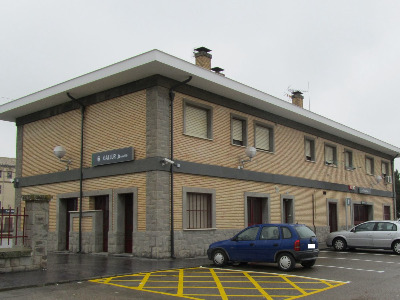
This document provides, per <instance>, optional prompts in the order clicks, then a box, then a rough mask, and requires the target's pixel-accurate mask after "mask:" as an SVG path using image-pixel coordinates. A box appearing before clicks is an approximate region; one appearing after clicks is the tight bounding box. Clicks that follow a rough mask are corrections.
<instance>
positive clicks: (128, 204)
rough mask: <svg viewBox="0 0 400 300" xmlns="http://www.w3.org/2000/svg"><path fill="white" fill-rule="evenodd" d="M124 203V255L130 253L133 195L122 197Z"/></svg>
mask: <svg viewBox="0 0 400 300" xmlns="http://www.w3.org/2000/svg"><path fill="white" fill-rule="evenodd" d="M124 198H125V199H124V202H125V225H124V226H125V253H132V243H133V239H132V233H133V194H126V195H124Z"/></svg>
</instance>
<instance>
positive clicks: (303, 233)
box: [294, 226, 315, 239]
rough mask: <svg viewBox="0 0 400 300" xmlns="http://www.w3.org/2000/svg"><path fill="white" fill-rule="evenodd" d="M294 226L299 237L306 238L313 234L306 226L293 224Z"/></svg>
mask: <svg viewBox="0 0 400 300" xmlns="http://www.w3.org/2000/svg"><path fill="white" fill-rule="evenodd" d="M294 228H295V229H296V231H297V234H298V235H299V237H300V238H301V239H307V238H310V237H313V236H315V233H314V231H312V230H311V229H310V228H308V227H307V226H295V227H294Z"/></svg>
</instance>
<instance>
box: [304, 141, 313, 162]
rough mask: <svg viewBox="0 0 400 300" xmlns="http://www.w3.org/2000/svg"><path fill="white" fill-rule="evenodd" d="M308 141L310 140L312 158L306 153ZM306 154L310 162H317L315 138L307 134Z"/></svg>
mask: <svg viewBox="0 0 400 300" xmlns="http://www.w3.org/2000/svg"><path fill="white" fill-rule="evenodd" d="M307 141H309V142H310V151H311V153H310V154H311V157H310V159H308V157H307V155H306V143H307ZM304 156H305V159H306V161H308V162H316V155H315V138H312V137H309V136H305V137H304Z"/></svg>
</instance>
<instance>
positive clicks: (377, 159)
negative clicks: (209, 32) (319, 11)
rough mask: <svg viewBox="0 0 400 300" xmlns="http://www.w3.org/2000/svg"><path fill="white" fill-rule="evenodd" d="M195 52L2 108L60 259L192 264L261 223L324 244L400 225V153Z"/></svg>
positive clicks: (21, 177) (151, 58) (90, 77)
mask: <svg viewBox="0 0 400 300" xmlns="http://www.w3.org/2000/svg"><path fill="white" fill-rule="evenodd" d="M195 51H196V52H195V58H196V64H192V63H189V62H186V61H183V60H181V59H178V58H176V57H173V56H171V55H168V54H166V53H163V52H160V51H158V50H153V51H150V52H147V53H144V54H141V55H139V56H136V57H133V58H131V59H128V60H125V61H122V62H119V63H116V64H114V65H111V66H108V67H106V68H103V69H100V70H97V71H94V72H92V73H89V74H86V75H83V76H80V77H78V78H75V79H72V80H69V81H66V82H64V83H61V84H58V85H56V86H53V87H50V88H48V89H45V90H42V91H40V92H37V93H34V94H31V95H29V96H26V97H23V98H20V99H18V100H15V101H13V102H10V103H7V104H4V105H2V106H0V119H2V120H6V121H11V122H16V125H17V129H18V130H17V176H16V180H15V186H16V190H17V196H16V199H17V203H20V202H21V196H22V195H29V194H40V195H51V201H50V203H49V205H50V212H49V218H50V221H49V222H50V223H49V232H48V233H49V240H48V248H49V250H50V251H52V250H66V249H67V250H71V251H82V252H103V251H104V252H109V253H121V252H127V253H133V255H135V256H142V257H157V258H161V257H169V256H177V257H187V256H195V255H204V254H205V252H206V249H207V247H208V244H209V243H211V242H213V241H215V240H218V239H223V238H228V237H230V236H232V235H233V234H234V233H236V232H238V231H239V230H240V229H242V228H244V227H246V226H248V225H249V224H257V223H266V222H279V223H280V222H288V223H304V224H306V225H308V226H310V227H311V228H313V229H314V230H315V231H316V233H317V235H318V237H319V239H320V240H322V241H323V240H324V239H325V237H326V235H327V233H329V232H330V231H333V230H336V229H341V228H346V227H350V226H352V225H354V224H358V223H359V222H362V221H365V220H369V219H391V218H394V212H395V201H394V185H393V183H392V173H393V163H394V158H395V157H397V156H398V154H399V153H400V149H399V148H397V147H395V146H392V145H390V144H388V143H385V142H382V141H380V140H378V139H376V138H373V137H370V136H368V135H367V134H364V133H361V132H358V131H356V130H353V129H351V128H348V127H346V126H344V125H342V124H339V123H337V122H335V121H332V120H329V119H327V118H324V117H322V116H320V115H317V114H315V113H313V112H311V111H308V110H306V109H303V108H302V95H301V93H294V94H293V95H292V99H293V103H289V102H287V101H283V100H280V99H277V98H275V97H273V96H270V95H268V94H266V93H263V92H261V91H258V90H256V89H253V88H251V87H249V86H246V85H243V84H241V83H239V82H236V81H234V80H232V79H230V78H227V77H225V76H224V75H222V74H221V73H220V72H221V69H219V68H213V69H211V58H212V57H211V55H210V53H209V50H208V49H206V48H198V49H196V50H195ZM54 150H55V151H54ZM53 151H54V153H53ZM54 154H56V155H54Z"/></svg>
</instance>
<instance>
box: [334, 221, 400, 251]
mask: <svg viewBox="0 0 400 300" xmlns="http://www.w3.org/2000/svg"><path fill="white" fill-rule="evenodd" d="M326 244H327V246H328V247H333V248H334V249H335V250H336V251H344V250H346V249H347V248H349V249H354V248H369V249H389V250H390V249H391V250H393V251H394V252H395V253H396V254H400V222H399V221H368V222H365V223H362V224H359V225H357V226H355V227H353V228H352V229H350V230H342V231H335V232H331V233H330V234H329V236H328V239H327V240H326Z"/></svg>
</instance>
